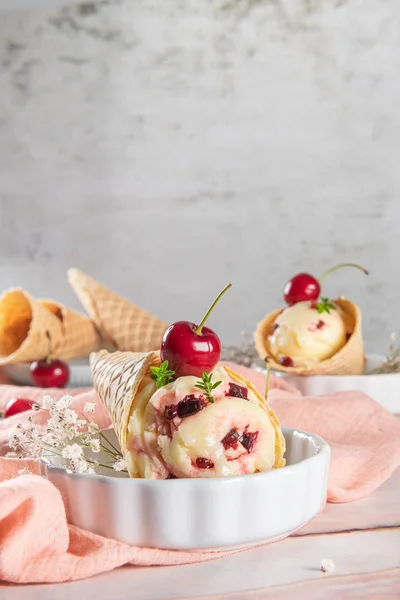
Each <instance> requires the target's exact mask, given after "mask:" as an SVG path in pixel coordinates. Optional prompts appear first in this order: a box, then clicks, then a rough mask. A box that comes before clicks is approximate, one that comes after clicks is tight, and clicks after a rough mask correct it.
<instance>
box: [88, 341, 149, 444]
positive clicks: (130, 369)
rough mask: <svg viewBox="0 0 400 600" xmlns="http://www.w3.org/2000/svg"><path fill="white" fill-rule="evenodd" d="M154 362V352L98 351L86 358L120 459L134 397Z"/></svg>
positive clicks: (125, 442)
mask: <svg viewBox="0 0 400 600" xmlns="http://www.w3.org/2000/svg"><path fill="white" fill-rule="evenodd" d="M154 361H157V354H156V353H154V352H147V353H134V352H113V353H109V352H107V351H106V350H101V351H100V352H97V353H92V354H91V355H90V366H91V369H92V374H93V385H94V388H95V390H96V392H97V393H98V395H99V397H100V400H101V401H102V402H103V404H104V405H105V407H106V408H107V410H108V413H109V415H110V418H111V421H112V423H113V426H114V430H115V433H116V435H117V438H118V441H119V443H120V446H121V452H122V455H123V456H125V455H126V453H127V452H128V447H127V436H128V424H129V419H130V416H131V414H132V410H133V408H134V401H135V396H136V394H137V392H138V390H139V388H140V384H141V383H142V381H143V379H144V377H145V375H146V372H147V370H148V368H149V366H150V365H151V364H154Z"/></svg>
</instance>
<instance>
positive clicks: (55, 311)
mask: <svg viewBox="0 0 400 600" xmlns="http://www.w3.org/2000/svg"><path fill="white" fill-rule="evenodd" d="M68 277H69V280H70V283H71V285H72V287H73V289H74V291H75V292H76V294H77V296H78V298H79V299H80V300H81V302H82V304H83V306H84V308H85V309H86V311H87V312H88V314H89V316H88V315H85V314H82V313H79V312H77V311H75V310H73V309H71V308H69V307H67V306H65V305H64V304H61V303H59V302H56V301H55V300H37V299H35V298H33V297H32V296H31V295H30V294H29V293H28V292H26V291H25V290H23V289H17V288H15V289H10V290H8V291H6V292H5V293H4V294H3V296H2V297H1V298H0V365H6V364H12V363H23V362H31V361H33V360H40V359H43V358H46V357H47V356H48V355H49V349H50V350H51V357H52V358H58V359H61V360H70V359H74V358H80V357H85V356H88V354H90V353H91V352H95V351H96V350H99V349H101V348H114V349H118V350H122V351H124V350H131V351H134V352H146V351H149V350H155V349H157V348H159V346H160V344H161V339H162V336H163V334H164V332H165V331H166V329H167V327H168V324H167V323H165V322H164V321H161V320H160V319H158V318H157V317H155V316H153V315H151V314H150V313H148V312H147V311H144V310H143V309H141V308H140V307H138V306H136V305H135V304H133V303H131V302H129V301H128V300H125V299H124V298H121V297H120V296H118V295H117V294H115V293H114V292H112V291H111V290H109V289H108V288H106V287H105V286H103V285H102V284H100V283H99V282H97V281H95V280H94V279H92V278H91V277H89V276H88V275H85V274H84V273H82V272H81V271H78V270H77V269H70V271H69V272H68ZM49 340H50V341H49Z"/></svg>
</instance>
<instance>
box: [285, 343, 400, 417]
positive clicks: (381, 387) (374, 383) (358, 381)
mask: <svg viewBox="0 0 400 600" xmlns="http://www.w3.org/2000/svg"><path fill="white" fill-rule="evenodd" d="M383 361H384V357H383V356H379V355H378V354H368V355H367V362H366V366H365V374H364V375H309V376H302V375H292V374H289V373H283V372H280V371H279V372H278V371H274V375H276V376H278V377H281V378H282V379H284V380H285V381H287V383H290V384H291V385H293V386H294V387H296V388H297V389H298V390H300V391H301V392H302V393H303V394H304V395H305V396H320V395H324V394H332V393H334V392H348V391H359V392H364V393H365V394H367V395H368V396H371V398H373V399H374V400H376V401H377V402H379V404H381V405H382V406H383V407H384V408H386V409H387V410H389V411H390V412H392V413H394V414H400V373H382V374H378V375H376V374H374V375H372V374H370V375H369V374H368V373H369V372H371V371H372V370H373V369H375V368H376V367H379V365H381V364H382V362H383Z"/></svg>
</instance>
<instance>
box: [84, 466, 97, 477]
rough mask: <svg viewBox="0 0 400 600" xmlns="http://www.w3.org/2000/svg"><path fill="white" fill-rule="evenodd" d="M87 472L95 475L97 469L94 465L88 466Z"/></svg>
mask: <svg viewBox="0 0 400 600" xmlns="http://www.w3.org/2000/svg"><path fill="white" fill-rule="evenodd" d="M85 473H88V474H89V475H95V474H96V471H95V470H94V469H93V467H88V468H87V469H86V471H85Z"/></svg>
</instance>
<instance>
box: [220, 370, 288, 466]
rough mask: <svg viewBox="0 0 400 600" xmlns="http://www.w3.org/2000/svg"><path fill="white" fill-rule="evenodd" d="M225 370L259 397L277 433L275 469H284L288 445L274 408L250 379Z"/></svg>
mask: <svg viewBox="0 0 400 600" xmlns="http://www.w3.org/2000/svg"><path fill="white" fill-rule="evenodd" d="M224 369H225V371H226V372H227V373H228V375H229V377H231V378H232V379H233V380H234V381H237V382H238V383H241V384H243V385H245V386H246V387H247V388H248V389H249V390H251V391H252V392H253V394H254V395H255V396H256V397H257V399H258V402H259V404H260V406H261V408H263V409H264V410H265V411H266V412H267V413H268V415H269V418H270V420H271V423H272V425H273V427H274V429H275V433H276V438H275V464H274V468H275V469H278V468H279V467H284V466H285V464H286V460H285V459H284V458H283V455H284V454H285V450H286V443H285V438H284V437H283V433H282V430H281V424H280V422H279V419H278V417H277V416H276V414H275V412H274V411H273V410H272V408H271V407H270V406H269V404H268V403H267V402H266V400H265V398H264V396H262V395H261V394H260V392H259V391H258V390H257V388H256V387H254V385H253V384H252V383H251V382H250V381H249V380H248V379H246V378H245V377H243V376H242V375H239V373H236V371H232V369H229V367H225V366H224Z"/></svg>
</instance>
